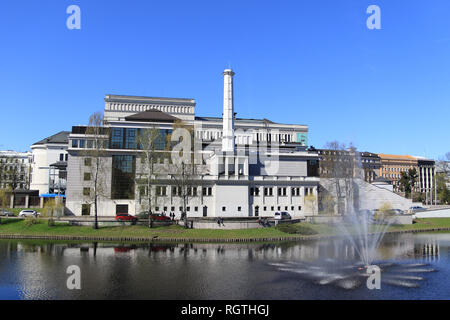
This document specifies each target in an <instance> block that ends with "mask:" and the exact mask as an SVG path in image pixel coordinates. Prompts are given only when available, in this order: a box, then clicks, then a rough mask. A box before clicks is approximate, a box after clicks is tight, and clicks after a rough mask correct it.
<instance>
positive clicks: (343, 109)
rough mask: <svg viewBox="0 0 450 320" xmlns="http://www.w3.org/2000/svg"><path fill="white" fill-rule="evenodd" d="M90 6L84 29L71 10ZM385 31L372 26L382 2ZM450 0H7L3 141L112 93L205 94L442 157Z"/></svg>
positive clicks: (210, 111) (1, 21)
mask: <svg viewBox="0 0 450 320" xmlns="http://www.w3.org/2000/svg"><path fill="white" fill-rule="evenodd" d="M71 4H76V5H79V6H80V8H81V30H69V29H67V27H66V19H67V17H68V14H66V8H67V7H68V6H69V5H71ZM371 4H376V5H378V6H379V7H380V8H381V27H382V29H381V30H369V29H368V28H367V27H366V20H367V18H368V16H369V15H368V14H367V13H366V9H367V7H368V6H369V5H371ZM449 10H450V2H449V1H448V0H434V1H433V2H432V4H431V3H430V2H429V1H402V0H396V1H380V0H372V1H363V0H339V1H337V0H335V1H326V0H310V1H306V0H304V1H303V0H295V1H261V0H259V1H253V0H246V1H242V0H241V1H212V0H209V1H148V0H147V1H144V0H142V1H138V0H129V1H119V0H109V1H103V0H94V1H93V0H86V1H76V0H71V1H65V0H41V1H31V0H30V1H22V0H14V1H12V0H5V1H2V4H1V6H0V41H1V50H0V93H1V97H0V106H1V111H2V112H1V116H2V121H1V125H0V137H1V140H0V149H13V150H27V149H28V148H29V146H30V145H31V144H32V143H34V142H36V141H38V140H40V139H42V138H44V137H46V136H49V135H51V134H53V133H56V132H58V131H60V130H70V129H71V126H72V125H79V124H86V123H87V119H88V118H89V115H90V114H91V113H92V112H94V111H101V110H103V107H104V101H103V99H104V95H105V94H107V93H112V94H126V95H143V96H162V97H180V98H184V97H185V98H195V99H196V101H197V108H196V113H197V115H204V116H220V115H221V112H222V110H221V109H222V94H223V92H222V90H223V79H222V75H221V72H222V71H223V69H224V68H227V67H228V66H231V67H232V68H233V70H234V71H235V72H236V76H235V96H236V97H235V109H236V110H235V111H236V112H237V113H238V117H250V118H264V117H265V118H268V119H271V120H272V121H275V122H283V123H298V124H307V125H308V126H309V142H310V144H312V145H314V146H315V147H322V146H323V145H324V144H325V143H326V142H327V141H332V140H338V141H342V142H345V143H350V142H352V143H353V144H354V145H355V146H356V147H357V148H358V149H359V150H367V151H372V152H376V153H395V154H411V155H420V156H427V157H430V158H435V159H436V158H439V157H442V156H443V155H444V154H445V153H446V152H448V151H450V129H449V122H450V90H449V89H450V19H448V12H449Z"/></svg>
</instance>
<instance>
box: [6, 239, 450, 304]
mask: <svg viewBox="0 0 450 320" xmlns="http://www.w3.org/2000/svg"><path fill="white" fill-rule="evenodd" d="M449 252H450V233H420V234H400V235H390V236H386V237H385V239H384V240H383V243H382V245H381V246H380V248H379V249H378V251H377V259H376V263H374V264H379V265H380V269H381V279H382V281H381V288H380V289H372V290H369V289H368V287H367V285H366V281H367V277H364V276H361V273H365V269H361V268H360V267H361V266H359V265H358V262H357V260H358V259H357V252H355V250H354V249H353V248H352V247H351V246H350V245H349V243H347V242H346V241H345V240H343V239H338V240H336V239H334V240H318V241H302V242H286V243H264V244H187V243H179V244H161V243H153V244H130V243H123V244H120V243H66V242H52V241H30V240H1V241H0V299H189V300H191V299H239V300H242V299H296V300H298V299H449V298H450V257H449ZM72 265H76V266H78V267H79V268H80V271H81V289H80V290H69V289H68V288H67V279H68V277H69V274H67V268H68V267H69V266H72ZM324 266H327V267H326V268H325V269H324ZM330 266H331V267H330ZM344 269H345V270H351V271H349V272H347V275H348V274H353V273H354V272H355V270H359V271H356V273H357V274H358V272H359V275H357V276H354V277H350V280H351V281H350V280H349V279H347V278H345V279H344V280H339V281H338V280H336V279H341V278H342V272H341V271H342V270H344ZM324 270H326V271H325V272H324ZM336 270H338V271H336ZM339 270H340V271H339ZM360 270H363V271H360ZM389 279H391V280H392V279H394V280H395V281H393V280H392V281H384V280H389ZM345 281H347V282H345ZM352 281H353V282H352ZM355 281H356V282H355ZM349 283H350V284H352V283H353V284H355V283H357V284H356V285H348V284H349Z"/></svg>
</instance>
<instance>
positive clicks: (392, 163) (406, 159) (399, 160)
mask: <svg viewBox="0 0 450 320" xmlns="http://www.w3.org/2000/svg"><path fill="white" fill-rule="evenodd" d="M378 156H379V157H380V159H381V167H380V169H379V176H380V177H382V178H384V179H387V180H389V181H391V183H392V185H393V187H394V191H396V192H398V191H400V183H399V182H400V178H401V177H402V172H405V173H407V172H408V170H409V169H416V172H417V173H418V174H419V166H418V162H417V158H415V157H412V156H409V155H393V154H383V153H379V154H378ZM419 190H420V188H419V183H418V182H416V184H415V186H414V189H413V191H415V192H418V191H419Z"/></svg>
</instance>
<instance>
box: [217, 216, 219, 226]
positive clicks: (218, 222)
mask: <svg viewBox="0 0 450 320" xmlns="http://www.w3.org/2000/svg"><path fill="white" fill-rule="evenodd" d="M217 224H218V225H219V227H220V217H218V218H217Z"/></svg>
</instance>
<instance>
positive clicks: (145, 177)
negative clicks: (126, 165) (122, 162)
mask: <svg viewBox="0 0 450 320" xmlns="http://www.w3.org/2000/svg"><path fill="white" fill-rule="evenodd" d="M162 139H163V137H162V136H161V133H160V130H159V129H157V128H146V129H142V130H141V131H140V135H139V137H138V144H139V148H140V149H141V153H140V156H139V158H140V160H141V166H140V167H141V170H140V172H139V174H138V175H137V177H136V184H137V185H138V190H139V195H140V196H142V195H143V196H144V197H145V199H146V201H145V202H144V204H143V205H142V206H143V207H145V209H146V210H145V211H146V212H147V213H148V226H149V228H151V227H152V226H153V222H152V213H153V210H152V208H153V207H154V205H155V203H156V195H155V197H153V193H154V192H153V191H154V186H155V185H156V184H157V183H158V175H159V174H161V173H162V172H161V166H160V164H159V160H160V159H161V156H163V154H162V153H159V152H158V149H161V146H160V144H161V142H162ZM163 158H164V157H163Z"/></svg>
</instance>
